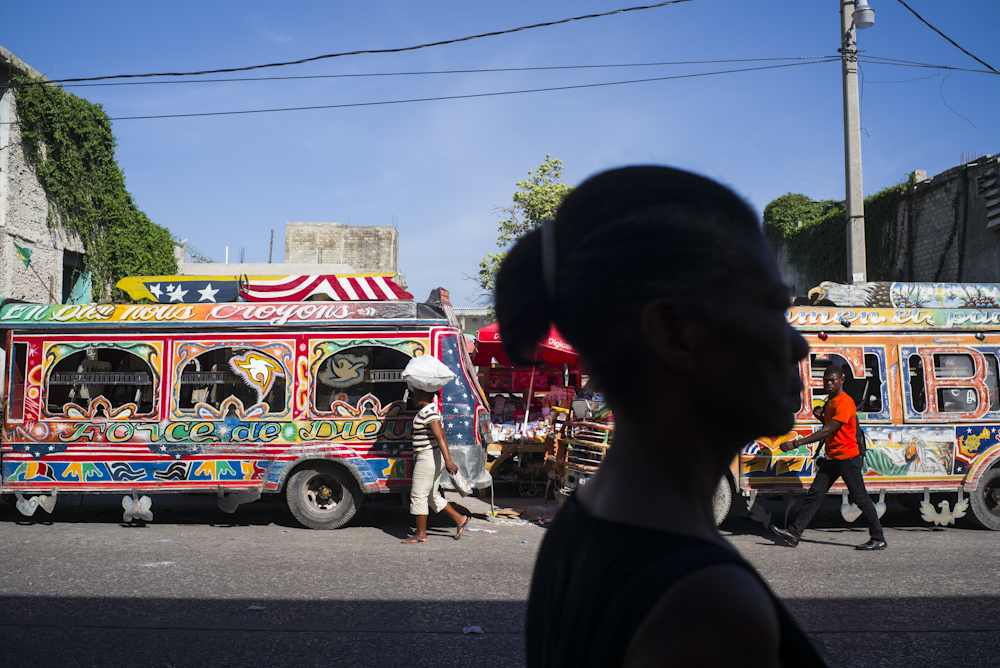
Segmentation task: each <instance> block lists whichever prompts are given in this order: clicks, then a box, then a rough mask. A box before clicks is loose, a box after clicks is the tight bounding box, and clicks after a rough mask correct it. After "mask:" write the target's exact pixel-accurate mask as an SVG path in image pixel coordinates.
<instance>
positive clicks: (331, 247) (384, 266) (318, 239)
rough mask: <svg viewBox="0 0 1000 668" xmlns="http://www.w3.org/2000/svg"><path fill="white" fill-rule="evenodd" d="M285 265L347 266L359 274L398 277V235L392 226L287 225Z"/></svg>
mask: <svg viewBox="0 0 1000 668" xmlns="http://www.w3.org/2000/svg"><path fill="white" fill-rule="evenodd" d="M285 262H287V263H295V264H298V263H309V264H313V263H315V264H330V263H332V264H346V265H350V266H351V267H354V270H355V271H356V272H357V273H359V274H369V273H371V274H376V273H377V274H397V273H399V231H398V230H397V229H396V228H395V227H393V226H391V225H346V224H344V223H285Z"/></svg>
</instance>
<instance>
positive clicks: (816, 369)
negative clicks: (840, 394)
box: [809, 353, 864, 405]
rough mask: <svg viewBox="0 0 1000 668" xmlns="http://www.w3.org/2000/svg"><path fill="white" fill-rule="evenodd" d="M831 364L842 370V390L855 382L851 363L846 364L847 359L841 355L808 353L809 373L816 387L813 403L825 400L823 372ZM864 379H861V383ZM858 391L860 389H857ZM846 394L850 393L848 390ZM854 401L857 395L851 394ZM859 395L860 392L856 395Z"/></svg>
mask: <svg viewBox="0 0 1000 668" xmlns="http://www.w3.org/2000/svg"><path fill="white" fill-rule="evenodd" d="M831 366H835V367H840V369H842V370H843V372H844V391H847V389H848V387H850V385H851V383H853V382H855V380H856V379H855V378H854V373H853V372H852V371H851V365H850V364H848V362H847V360H846V359H844V357H842V356H841V355H838V354H836V353H819V354H810V355H809V375H810V377H811V378H813V380H815V381H816V387H814V388H813V392H812V399H813V404H814V405H815V404H816V403H817V402H824V401H826V389H824V387H823V374H825V373H826V370H827V369H828V368H830V367H831ZM863 384H864V381H862V385H863ZM858 392H860V390H858ZM848 394H851V393H850V392H848ZM851 396H852V397H853V398H854V400H855V402H857V399H858V397H854V396H853V395H851ZM858 396H859V397H860V396H861V395H860V394H859V395H858Z"/></svg>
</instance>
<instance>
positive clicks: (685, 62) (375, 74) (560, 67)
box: [10, 56, 837, 88]
mask: <svg viewBox="0 0 1000 668" xmlns="http://www.w3.org/2000/svg"><path fill="white" fill-rule="evenodd" d="M836 57H837V56H792V57H785V58H730V59H724V60H678V61H672V62H662V63H618V64H605V65H552V66H546V67H499V68H490V69H475V70H427V71H422V72H364V73H355V74H309V75H300V76H290V77H234V78H227V79H182V80H180V81H177V80H172V81H116V82H104V83H69V84H62V86H61V87H62V88H93V87H97V86H160V85H164V84H188V83H230V82H240V81H294V80H299V79H351V78H364V77H399V76H422V75H433V74H487V73H496V72H542V71H552V70H586V69H611V68H619V67H621V68H624V67H661V66H670V65H716V64H720V63H765V62H775V61H783V60H821V59H824V58H836ZM45 83H52V82H45ZM33 85H37V84H36V82H27V83H23V84H10V86H11V87H12V88H16V87H18V86H33Z"/></svg>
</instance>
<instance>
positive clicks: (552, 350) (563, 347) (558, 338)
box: [472, 323, 579, 368]
mask: <svg viewBox="0 0 1000 668" xmlns="http://www.w3.org/2000/svg"><path fill="white" fill-rule="evenodd" d="M535 357H536V359H540V360H542V361H544V362H548V363H549V364H554V365H560V366H561V365H563V364H569V365H570V366H571V367H573V368H576V367H577V365H578V363H579V358H578V357H577V354H576V351H575V350H573V346H571V345H569V343H567V342H566V339H564V338H563V337H562V334H560V333H559V332H558V330H556V328H555V327H553V328H552V329H550V330H549V335H548V336H547V337H546V338H544V339H542V340H541V341H539V342H538V351H537V352H536V353H535ZM494 359H495V360H496V361H497V362H499V363H500V364H503V365H504V366H514V365H513V364H511V362H510V360H508V359H507V354H506V353H505V352H504V350H503V344H502V343H501V342H500V325H499V324H497V323H493V324H492V325H487V326H486V327H483V328H482V329H481V330H479V331H478V332H476V352H475V354H473V356H472V363H473V364H475V365H476V366H489V365H490V364H491V363H492V362H493V360H494Z"/></svg>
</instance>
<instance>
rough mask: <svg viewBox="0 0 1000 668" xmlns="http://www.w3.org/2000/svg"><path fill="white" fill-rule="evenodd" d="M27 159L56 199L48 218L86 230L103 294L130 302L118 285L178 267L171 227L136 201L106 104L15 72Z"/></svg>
mask: <svg viewBox="0 0 1000 668" xmlns="http://www.w3.org/2000/svg"><path fill="white" fill-rule="evenodd" d="M11 84H12V85H13V87H14V92H15V100H16V110H17V112H16V113H17V120H18V126H19V129H20V136H21V141H22V143H23V146H24V150H25V154H26V158H27V160H28V161H29V163H30V164H32V165H33V166H34V168H35V170H36V171H37V174H38V179H39V181H40V182H41V185H42V187H43V188H44V189H45V193H46V195H47V198H48V223H49V225H50V226H60V227H63V228H65V229H67V230H70V231H72V232H75V233H76V234H77V235H79V238H80V240H81V241H82V244H83V249H84V251H85V255H84V266H85V268H86V269H87V270H89V271H90V272H91V275H92V277H93V297H94V300H95V301H109V300H114V301H127V300H128V296H127V295H126V294H125V293H123V292H121V291H120V290H118V289H117V288H114V284H115V283H116V282H117V281H118V279H120V278H122V277H124V276H133V275H149V276H155V275H169V274H175V273H176V272H177V262H176V260H175V258H174V254H173V242H172V241H171V238H170V233H169V232H168V231H167V230H166V229H165V228H163V227H160V226H159V225H156V224H155V223H153V222H152V221H150V220H149V218H148V217H147V216H146V214H145V213H143V212H142V211H140V210H139V209H138V207H136V205H135V202H133V200H132V196H131V195H130V194H129V192H128V191H127V190H126V189H125V176H124V175H123V174H122V171H121V169H120V168H119V167H118V164H117V163H116V162H115V156H114V150H115V146H116V141H115V138H114V135H113V133H112V131H111V121H110V119H109V118H108V116H107V114H105V113H104V111H103V110H102V109H101V107H100V105H96V104H92V103H90V102H87V101H86V100H82V99H80V98H78V97H75V96H73V95H70V94H69V93H66V92H65V91H64V90H62V89H61V88H59V87H57V86H53V85H51V84H43V83H41V82H39V81H38V80H37V79H32V78H31V77H29V76H28V75H27V74H14V75H13V76H12V77H11Z"/></svg>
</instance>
